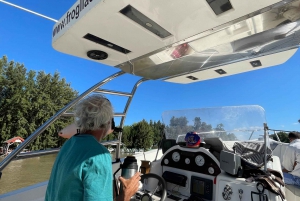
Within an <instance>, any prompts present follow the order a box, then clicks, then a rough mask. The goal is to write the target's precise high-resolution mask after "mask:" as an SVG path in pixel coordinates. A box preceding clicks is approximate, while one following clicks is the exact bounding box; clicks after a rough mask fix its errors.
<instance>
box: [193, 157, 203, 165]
mask: <svg viewBox="0 0 300 201" xmlns="http://www.w3.org/2000/svg"><path fill="white" fill-rule="evenodd" d="M195 162H196V164H197V165H198V166H203V165H204V163H205V159H204V157H203V156H201V155H198V156H196V158H195Z"/></svg>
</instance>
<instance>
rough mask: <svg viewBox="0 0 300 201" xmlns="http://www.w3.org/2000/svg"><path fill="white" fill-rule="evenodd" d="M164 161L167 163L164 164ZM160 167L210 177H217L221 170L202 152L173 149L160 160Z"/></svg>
mask: <svg viewBox="0 0 300 201" xmlns="http://www.w3.org/2000/svg"><path fill="white" fill-rule="evenodd" d="M200 159H201V160H200ZM197 160H198V161H197ZM166 161H168V162H167V163H166ZM187 161H188V162H187ZM161 165H162V166H167V167H173V168H178V169H182V170H187V171H192V172H197V173H201V174H206V175H211V176H217V175H218V174H220V173H221V169H220V167H219V165H218V164H217V163H216V162H215V161H214V159H212V158H211V157H210V156H209V155H208V154H206V153H204V152H202V151H196V152H195V151H186V150H180V149H174V150H172V151H169V152H168V153H166V154H165V156H164V157H163V158H162V160H161ZM212 169H213V170H214V171H212ZM209 170H210V171H209Z"/></svg>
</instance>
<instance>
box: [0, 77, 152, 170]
mask: <svg viewBox="0 0 300 201" xmlns="http://www.w3.org/2000/svg"><path fill="white" fill-rule="evenodd" d="M124 74H125V72H124V71H119V72H117V73H115V74H113V75H111V76H109V77H107V78H106V79H104V80H102V81H100V82H99V83H97V84H96V85H94V86H92V87H91V88H89V89H88V90H87V91H85V92H84V93H82V94H81V95H80V96H78V97H77V98H75V99H74V100H73V101H71V102H70V103H69V104H67V105H66V106H65V107H64V108H62V109H61V110H60V111H58V112H57V113H56V114H55V115H53V116H52V117H51V118H50V119H49V120H48V121H46V122H45V123H44V124H43V125H41V126H40V127H39V128H38V129H37V130H36V131H35V132H34V133H32V134H31V135H30V136H29V137H28V138H27V139H26V140H25V141H24V142H23V143H21V144H20V145H19V146H18V147H17V148H16V149H15V150H14V151H13V152H11V153H10V154H9V155H8V156H7V157H6V158H5V159H4V160H3V161H2V162H1V163H0V172H1V171H2V170H3V169H4V168H5V167H6V166H7V165H8V164H9V163H10V162H11V161H12V160H17V159H21V158H29V157H35V156H41V155H46V154H53V153H57V152H59V149H55V150H43V151H36V152H28V153H22V154H19V153H20V152H21V151H22V150H23V149H24V148H25V147H27V146H28V145H29V144H30V143H31V142H32V141H33V140H34V139H35V138H36V137H37V136H38V135H40V134H41V133H42V132H43V131H45V130H46V129H47V128H48V127H49V126H50V125H51V124H52V123H53V122H54V121H55V120H57V119H58V118H60V117H61V116H69V117H72V116H73V113H70V112H67V111H68V110H69V109H70V108H71V107H72V106H74V105H75V104H76V103H77V102H78V101H80V100H82V99H83V98H85V97H86V96H87V95H89V94H90V93H92V92H95V93H105V94H112V95H120V96H127V97H128V101H127V103H126V105H125V109H124V111H123V113H115V114H114V116H119V117H121V118H122V119H121V122H120V127H121V128H122V127H123V125H124V122H125V119H126V115H127V111H128V108H129V106H130V103H131V100H132V98H133V96H134V94H135V92H136V89H137V87H138V86H139V85H140V84H141V83H142V82H144V81H146V80H147V79H145V78H142V79H140V80H139V81H137V82H136V83H135V85H134V87H133V89H132V91H131V93H126V92H117V91H112V90H102V89H99V88H100V87H101V86H103V85H104V84H106V83H108V82H110V81H111V80H113V79H115V78H117V77H119V76H121V75H124ZM121 139H122V132H119V136H118V140H116V141H109V142H105V143H102V144H107V143H108V144H107V145H109V144H111V143H113V144H117V151H116V159H118V158H119V157H120V144H121Z"/></svg>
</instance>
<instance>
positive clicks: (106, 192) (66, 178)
mask: <svg viewBox="0 0 300 201" xmlns="http://www.w3.org/2000/svg"><path fill="white" fill-rule="evenodd" d="M75 120H76V122H75V123H76V125H77V126H78V128H80V132H78V133H77V134H76V135H74V136H73V137H71V138H70V139H69V140H68V141H66V142H65V144H64V145H63V146H62V148H61V150H60V152H59V154H58V156H57V158H56V160H55V163H54V165H53V168H52V173H51V176H50V179H49V183H48V187H47V191H46V196H45V201H58V200H59V201H62V200H72V201H96V200H101V201H102V200H107V201H108V200H109V201H112V200H113V173H112V163H111V156H110V153H109V151H108V150H107V149H106V148H105V147H104V146H103V145H101V144H100V143H99V142H100V141H101V140H102V139H103V138H104V137H105V136H107V135H108V134H110V133H112V132H113V130H112V126H111V125H112V120H113V108H112V105H111V103H110V102H109V100H108V99H106V98H105V97H104V96H102V95H92V96H89V97H87V98H85V99H83V100H82V101H80V102H79V103H78V104H77V105H76V107H75ZM139 180H140V173H136V174H135V175H134V176H133V177H132V178H130V179H128V180H126V179H124V178H122V177H120V181H121V183H122V184H123V187H124V188H123V189H124V190H123V191H122V192H123V194H121V195H119V196H118V197H117V200H118V201H128V200H130V198H131V197H132V196H133V195H134V194H135V193H136V191H137V190H138V187H139Z"/></svg>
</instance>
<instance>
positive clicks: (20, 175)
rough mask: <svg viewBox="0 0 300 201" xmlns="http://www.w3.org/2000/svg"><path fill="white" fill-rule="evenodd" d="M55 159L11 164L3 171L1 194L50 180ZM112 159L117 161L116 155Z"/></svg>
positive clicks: (37, 158)
mask: <svg viewBox="0 0 300 201" xmlns="http://www.w3.org/2000/svg"><path fill="white" fill-rule="evenodd" d="M126 155H127V154H123V155H121V157H125V156H126ZM55 157H56V154H52V155H46V156H40V157H35V158H28V159H22V160H16V161H12V162H10V164H8V165H7V166H6V167H5V168H4V170H3V171H2V177H1V179H0V185H1V187H0V194H3V193H7V192H10V191H13V190H16V189H19V188H23V187H27V186H29V185H33V184H36V183H39V182H43V181H46V180H48V179H49V176H50V173H51V169H52V165H53V163H54V160H55ZM112 159H113V160H114V159H115V156H114V154H112ZM0 160H3V159H0Z"/></svg>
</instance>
